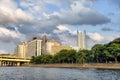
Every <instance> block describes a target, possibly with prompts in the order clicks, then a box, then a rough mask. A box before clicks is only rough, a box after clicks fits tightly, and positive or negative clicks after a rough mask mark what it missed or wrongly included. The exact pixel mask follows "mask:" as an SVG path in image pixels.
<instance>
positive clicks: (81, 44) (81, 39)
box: [77, 30, 86, 50]
mask: <svg viewBox="0 0 120 80" xmlns="http://www.w3.org/2000/svg"><path fill="white" fill-rule="evenodd" d="M77 46H78V50H82V49H86V31H84V32H79V31H78V30H77Z"/></svg>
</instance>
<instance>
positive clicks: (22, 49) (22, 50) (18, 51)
mask: <svg viewBox="0 0 120 80" xmlns="http://www.w3.org/2000/svg"><path fill="white" fill-rule="evenodd" d="M26 51H27V42H23V43H21V44H20V45H18V46H17V47H16V48H15V50H14V55H15V56H17V57H20V58H26Z"/></svg>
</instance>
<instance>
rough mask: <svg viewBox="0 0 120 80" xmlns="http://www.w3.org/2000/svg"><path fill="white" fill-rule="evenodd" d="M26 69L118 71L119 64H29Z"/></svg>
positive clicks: (119, 68)
mask: <svg viewBox="0 0 120 80" xmlns="http://www.w3.org/2000/svg"><path fill="white" fill-rule="evenodd" d="M24 66H26V67H44V68H94V69H114V70H120V64H112V63H111V64H103V63H94V64H29V65H24Z"/></svg>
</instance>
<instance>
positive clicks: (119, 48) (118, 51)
mask: <svg viewBox="0 0 120 80" xmlns="http://www.w3.org/2000/svg"><path fill="white" fill-rule="evenodd" d="M107 50H108V52H109V54H108V55H107V56H109V57H111V58H114V60H115V63H117V62H118V60H117V57H118V56H120V44H115V43H113V44H110V45H109V47H108V48H107Z"/></svg>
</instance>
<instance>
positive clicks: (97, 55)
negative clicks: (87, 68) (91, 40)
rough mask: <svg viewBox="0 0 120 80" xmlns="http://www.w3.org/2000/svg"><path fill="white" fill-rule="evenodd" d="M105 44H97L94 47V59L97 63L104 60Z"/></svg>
mask: <svg viewBox="0 0 120 80" xmlns="http://www.w3.org/2000/svg"><path fill="white" fill-rule="evenodd" d="M104 48H105V47H104V45H102V44H96V45H94V46H93V47H92V53H93V54H94V59H95V61H96V62H97V63H99V62H102V61H103V59H104V57H105V54H104V53H103V50H104Z"/></svg>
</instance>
